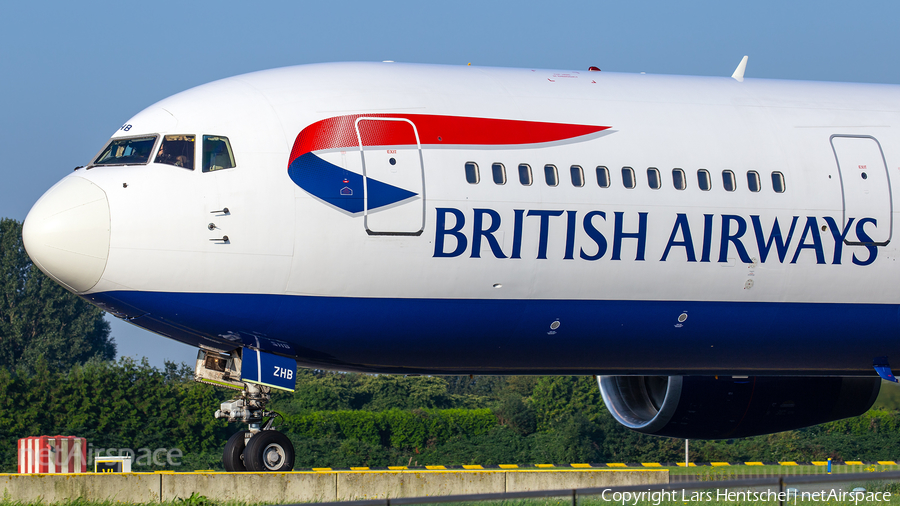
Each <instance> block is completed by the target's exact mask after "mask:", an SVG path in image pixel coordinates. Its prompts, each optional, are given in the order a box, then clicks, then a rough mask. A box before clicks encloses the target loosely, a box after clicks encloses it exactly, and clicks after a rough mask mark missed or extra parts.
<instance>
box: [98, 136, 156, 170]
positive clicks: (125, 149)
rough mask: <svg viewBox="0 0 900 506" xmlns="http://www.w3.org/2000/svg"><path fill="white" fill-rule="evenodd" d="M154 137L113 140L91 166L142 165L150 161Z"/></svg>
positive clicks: (154, 141) (154, 142)
mask: <svg viewBox="0 0 900 506" xmlns="http://www.w3.org/2000/svg"><path fill="white" fill-rule="evenodd" d="M156 137H157V136H155V135H148V136H144V137H131V138H129V139H113V140H111V141H109V144H107V145H106V148H105V149H104V150H103V152H101V153H100V156H98V157H97V159H96V160H94V163H92V164H91V165H143V164H145V163H147V162H149V161H150V155H151V154H152V152H153V145H154V144H156Z"/></svg>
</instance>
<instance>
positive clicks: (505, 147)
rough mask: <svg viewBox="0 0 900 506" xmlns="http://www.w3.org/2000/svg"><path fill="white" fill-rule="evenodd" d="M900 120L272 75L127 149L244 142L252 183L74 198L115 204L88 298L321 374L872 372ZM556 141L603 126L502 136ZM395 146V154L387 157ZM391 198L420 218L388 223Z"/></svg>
mask: <svg viewBox="0 0 900 506" xmlns="http://www.w3.org/2000/svg"><path fill="white" fill-rule="evenodd" d="M448 117H453V118H462V119H460V120H459V121H460V122H461V123H460V125H462V126H459V127H457V126H454V127H453V128H450V127H445V124H447V123H445V122H446V121H449V120H447V119H446V118H448ZM334 118H344V120H340V121H338V123H340V122H341V121H343V123H340V125H339V126H337V127H334V128H332V127H329V126H327V125H329V123H328V121H331V120H332V119H334ZM480 120H503V121H501V122H497V123H485V122H479V121H480ZM323 121H324V122H325V123H322V122H323ZM454 121H456V120H454ZM367 122H368V123H367ZM388 123H390V124H388ZM426 123H427V124H426ZM898 123H900V87H897V86H886V85H863V84H837V83H812V82H788V81H772V80H755V79H746V80H744V81H743V82H738V81H736V80H734V79H731V78H709V77H678V76H654V75H625V74H615V73H606V72H559V71H551V70H513V69H485V68H476V67H444V66H430V65H403V64H395V63H383V64H322V65H308V66H300V67H291V68H284V69H276V70H270V71H264V72H257V73H253V74H247V75H243V76H237V77H234V78H229V79H224V80H221V81H217V82H214V83H210V84H207V85H203V86H200V87H197V88H194V89H191V90H188V91H185V92H183V93H179V94H177V95H174V96H172V97H170V98H167V99H165V100H163V101H161V102H159V103H157V104H154V105H153V106H151V107H149V108H148V109H146V110H144V111H143V112H141V113H139V114H138V115H136V116H135V117H134V118H132V119H130V120H129V121H128V122H127V123H126V125H123V127H122V128H121V129H120V130H119V131H117V132H116V134H115V135H114V136H113V139H124V138H130V137H135V136H141V135H146V134H151V135H156V136H159V138H160V139H161V138H162V137H163V136H166V135H175V134H183V135H193V136H196V139H197V152H198V154H197V157H198V159H199V158H202V155H201V154H200V151H201V146H200V144H201V142H202V141H201V139H202V138H203V136H224V137H227V138H228V139H230V142H231V145H232V147H233V151H234V159H235V162H236V166H235V167H234V168H228V169H223V170H215V171H210V172H203V171H201V170H187V169H185V168H183V167H177V166H173V165H165V164H160V163H153V161H152V160H151V161H150V163H147V164H143V165H129V166H122V165H108V166H93V167H91V166H89V167H88V168H86V169H80V170H78V171H76V172H75V173H73V174H72V175H70V176H68V178H82V179H85V180H88V181H90V182H91V183H92V184H93V185H95V186H96V187H98V188H99V189H101V190H102V192H103V193H104V194H105V197H106V199H107V201H108V230H109V233H108V254H107V255H106V259H105V263H103V265H102V268H100V267H97V265H100V263H101V261H102V260H103V259H102V258H101V257H102V256H103V255H100V254H93V256H92V257H91V258H93V259H94V260H91V262H93V264H91V265H94V267H92V268H94V270H95V271H97V270H99V271H100V274H98V277H97V279H96V280H92V279H81V278H80V279H79V281H78V283H77V286H76V284H75V283H68V284H67V286H69V287H70V289H73V291H76V292H78V293H79V294H81V295H82V296H84V297H86V298H88V299H89V300H92V301H94V302H95V303H97V304H99V305H101V307H104V308H106V309H108V310H110V311H113V312H115V313H117V314H119V315H121V316H123V317H129V318H134V320H133V322H134V323H135V324H138V325H141V326H146V327H147V328H150V329H151V330H155V331H157V332H160V333H163V334H165V335H168V336H170V337H173V338H176V339H179V340H182V341H185V342H189V343H191V344H195V345H204V346H208V347H212V348H217V349H222V350H223V351H228V349H229V347H232V348H233V347H234V346H240V345H241V344H243V345H250V346H253V345H254V344H253V343H254V342H256V343H257V344H255V346H259V347H261V348H266V349H268V350H270V351H275V352H278V353H283V354H286V355H289V356H292V357H296V358H297V360H298V361H299V362H300V363H301V364H307V365H312V366H317V367H330V368H338V369H351V370H372V371H394V372H402V371H409V372H494V373H496V372H504V371H526V372H554V371H555V372H580V373H598V374H603V373H607V374H612V373H641V374H645V373H666V374H676V373H698V372H704V373H735V374H739V373H748V372H749V373H760V374H767V373H768V374H776V373H777V374H792V373H793V374H830V373H833V374H868V373H870V372H871V366H872V360H873V358H875V357H880V356H890V355H892V354H893V355H898V354H900V346H898V344H896V340H895V339H894V338H893V335H894V334H895V333H896V332H897V331H898V330H900V320H898V316H897V314H898V308H900V305H898V304H900V291H898V290H896V289H895V288H894V286H893V285H894V282H895V280H896V279H898V277H900V276H898V274H900V265H898V263H897V261H896V260H897V256H898V255H897V250H896V246H895V245H896V243H895V242H894V241H892V240H891V238H892V233H893V224H894V223H895V222H894V221H893V218H894V214H893V207H892V195H898V194H900V188H897V187H895V185H896V184H898V183H897V182H896V181H897V180H898V179H900V178H898V177H896V176H895V174H897V171H898V170H900V160H898V158H897V156H898V155H897V152H898V149H900V135H898V130H897V126H898ZM317 124H318V125H322V124H325V125H326V127H321V128H318V127H315V125H317ZM550 124H552V125H557V126H559V125H580V126H589V127H605V128H603V129H601V130H597V131H595V132H592V133H588V134H584V135H569V136H565V135H563V137H564V138H559V137H558V136H557V137H552V136H551V137H552V138H550V137H548V138H547V139H546V140H545V139H543V138H541V137H540V134H539V133H536V134H535V135H536V136H537V137H533V138H532V137H529V140H528V141H515V142H510V141H509V139H510V137H509V136H504V135H502V133H503V132H501V131H502V130H504V129H506V128H507V127H509V128H513V127H515V128H520V129H521V131H522V132H526V133H527V132H538V131H539V130H540V129H541V128H543V126H542V125H550ZM317 128H318V129H317ZM444 128H446V129H447V130H446V131H448V132H450V133H448V134H446V135H441V132H442V131H444V130H442V129H444ZM454 128H455V129H456V130H454ZM547 128H550V127H547ZM554 128H557V127H554ZM558 128H559V129H561V128H562V127H558ZM378 129H385V131H387V132H388V133H389V134H390V135H388V134H384V135H383V136H382V137H380V138H381V139H386V140H383V142H376V141H372V142H367V141H366V140H365V139H366V136H367V135H369V134H368V133H367V132H377V131H378ZM517 131H518V130H517ZM560 131H561V130H560ZM304 132H305V133H304ZM397 132H399V133H397ZM410 132H411V133H410ZM301 134H303V135H306V138H305V140H303V142H301V140H302V139H298V136H301ZM394 134H396V137H391V135H394ZM372 135H374V137H373V138H377V137H378V136H377V135H375V134H374V133H373V134H372ZM400 138H403V139H412V141H406V140H403V141H397V140H396V139H400ZM455 138H458V139H465V142H460V143H456V144H454V143H453V139H455ZM310 139H311V140H310ZM472 139H474V140H472ZM304 143H306V144H304ZM157 146H158V144H157ZM304 146H307V147H308V148H309V149H308V150H304ZM154 152H155V151H154ZM298 155H302V156H305V158H302V160H301V161H302V163H303V164H306V165H302V166H301V165H292V164H293V163H294V162H295V161H296V160H298V158H297V157H298ZM395 158H396V160H395ZM388 160H390V165H388ZM200 161H201V160H198V165H199V163H200ZM395 161H399V163H398V164H397V165H396V166H395V167H397V168H396V169H395V168H392V166H394V163H395ZM296 163H297V164H300V163H301V162H296ZM309 163H314V165H309ZM467 163H474V164H475V165H477V168H478V179H479V181H478V182H477V183H474V184H473V183H471V182H469V181H467V174H466V164H467ZM494 164H502V171H503V172H504V173H505V179H506V180H505V183H504V184H497V183H495V179H494V170H493V169H492V166H493V165H494ZM522 164H527V165H528V167H529V168H530V173H531V176H530V177H531V184H530V185H526V184H522V182H521V181H520V176H519V170H520V169H519V166H520V165H522ZM547 165H553V166H554V167H555V168H556V171H557V177H558V184H557V185H556V186H551V185H549V184H548V182H547V180H546V178H545V166H547ZM573 166H576V167H580V171H579V169H572V167H573ZM320 167H327V168H328V170H335V171H341V170H343V171H346V174H348V175H349V176H348V177H347V178H346V180H347V181H351V180H355V179H354V178H359V177H360V176H362V179H359V181H362V182H361V183H360V184H361V185H362V186H361V187H359V188H354V187H352V185H353V183H352V182H348V183H347V185H348V186H347V187H345V188H339V189H338V190H340V191H341V192H344V193H341V195H340V196H336V197H335V198H336V199H339V198H344V197H347V198H351V197H362V198H360V199H359V200H357V201H354V202H357V203H354V204H352V205H351V204H347V205H344V204H341V203H340V202H350V201H349V200H344V201H341V200H330V199H331V196H330V195H331V194H330V193H329V192H331V191H332V190H331V187H330V186H327V185H328V184H330V182H329V180H328V178H329V177H331V176H330V175H327V176H321V177H320V175H319V173H318V172H317V171H318V170H319V168H320ZM598 167H602V168H605V171H606V173H608V174H609V178H610V181H609V186H608V187H602V186H601V185H600V184H598ZM289 168H290V170H291V171H292V172H290V174H289ZM623 168H630V169H631V170H632V171H633V174H634V177H635V181H634V187H633V188H628V187H626V184H625V183H626V179H627V174H625V173H623ZM653 169H655V170H656V173H658V175H659V180H660V183H659V185H658V186H659V187H658V188H653V187H652V186H656V184H655V183H654V182H652V180H653V178H655V176H654V172H653ZM674 169H681V172H682V173H683V174H684V177H685V182H686V187H685V188H684V189H677V188H676V187H675V183H674V181H673V170H674ZM701 169H703V170H705V171H706V173H708V175H709V180H710V183H711V188H710V189H709V190H703V189H701V188H700V181H699V179H698V178H701V177H704V176H703V175H702V173H701V174H700V175H698V171H700V170H701ZM323 170H324V169H323ZM523 170H528V169H523ZM573 170H574V172H575V176H574V179H573V175H572V174H573ZM601 170H602V169H601ZM304 171H305V172H304ZM724 171H730V173H731V174H733V178H734V185H735V187H734V188H733V191H728V190H727V189H726V188H725V186H726V184H727V181H726V180H725V179H726V178H728V177H732V176H729V175H728V174H727V173H726V174H724V175H723V172H724ZM579 172H580V173H581V174H583V186H577V184H578V183H580V181H578V174H579ZM748 172H751V173H755V174H756V175H757V176H758V179H759V182H760V188H759V189H758V190H759V191H751V183H752V181H750V180H749V179H748V178H753V177H755V176H753V174H751V175H750V176H748ZM773 173H775V175H774V176H773ZM298 174H299V175H298ZM335 174H339V172H335ZM373 174H375V175H377V176H373ZM897 175H900V174H897ZM307 176H308V177H309V178H311V179H304V178H305V177H307ZM863 176H865V178H863ZM892 176H895V177H892ZM68 178H67V179H68ZM317 178H318V179H317ZM392 178H393V179H392ZM373 179H375V180H379V181H381V182H383V183H386V185H388V186H386V188H389V189H391V190H392V191H393V190H395V189H396V188H400V189H401V190H402V191H406V192H408V193H404V194H403V195H400V194H398V195H400V196H398V197H396V199H395V201H391V202H390V203H389V204H386V205H384V206H382V207H377V206H376V205H374V204H373V202H374V199H375V198H376V197H375V195H376V190H375V189H374V186H372V185H373V184H375V183H374V182H372V180H373ZM298 181H300V182H298ZM310 181H311V182H310ZM779 181H783V188H779V187H778V186H779V184H780V183H779ZM307 182H309V183H308V184H309V185H313V186H306V185H307ZM551 182H552V181H551ZM320 183H321V185H320ZM79 184H80V183H79ZM315 185H320V186H315ZM780 190H783V191H780ZM353 192H355V193H353ZM52 193H53V190H51V191H49V192H48V195H47V196H45V197H44V199H48V198H49V196H52ZM407 194H409V195H413V196H411V197H404V195H407ZM367 199H368V200H367ZM397 199H399V200H397ZM335 202H337V204H335ZM38 205H40V204H38ZM354 205H357V206H358V205H361V206H362V207H361V208H359V207H353V206H354ZM342 206H343V207H342ZM36 208H37V206H36ZM226 208H227V210H228V211H227V212H223V211H224V210H225V209H226ZM67 209H68V208H67ZM50 214H52V213H50ZM460 218H462V220H460ZM586 218H587V219H586ZM776 221H777V224H778V226H779V230H780V231H781V236H780V237H775V236H777V234H773V226H774V224H775V223H776ZM792 224H793V226H792ZM32 228H33V229H36V228H37V227H36V226H33V227H32ZM101 228H102V227H101ZM835 234H837V235H835ZM226 236H227V238H228V239H227V241H226V240H222V239H223V238H224V237H226ZM35 237H37V234H36V233H35ZM27 240H28V238H27V237H26V241H27ZM37 241H38V240H37V239H34V240H32V243H34V242H37ZM463 243H464V244H463ZM779 243H781V245H779ZM94 246H95V248H94V249H95V250H102V249H103V248H102V245H101V246H99V247H97V246H96V245H94ZM86 247H87V246H86ZM32 249H33V248H32V247H29V252H32ZM779 250H780V251H779ZM37 256H38V257H39V256H40V255H37ZM36 262H37V263H38V265H39V266H42V268H44V270H45V271H47V272H48V273H49V274H50V275H51V276H54V277H55V278H56V279H58V280H60V281H61V282H63V283H64V284H66V276H67V274H65V273H59V272H55V271H54V269H53V268H51V267H48V266H46V265H44V263H48V264H49V263H52V262H50V261H49V260H48V261H47V262H44V261H42V260H41V259H40V258H36ZM91 281H95V282H93V283H92V284H91ZM88 284H90V286H87V285H88ZM260 339H262V340H263V341H265V342H268V343H269V344H265V343H263V344H259V343H260ZM254 340H255V341H254ZM279 347H281V348H279Z"/></svg>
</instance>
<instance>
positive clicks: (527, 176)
mask: <svg viewBox="0 0 900 506" xmlns="http://www.w3.org/2000/svg"><path fill="white" fill-rule="evenodd" d="M519 182H520V183H522V186H531V183H533V182H534V181H533V180H532V179H531V165H528V164H527V163H520V164H519Z"/></svg>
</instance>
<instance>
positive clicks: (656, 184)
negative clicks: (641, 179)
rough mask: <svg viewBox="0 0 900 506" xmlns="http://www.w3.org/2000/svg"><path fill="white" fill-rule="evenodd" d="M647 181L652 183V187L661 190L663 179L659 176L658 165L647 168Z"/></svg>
mask: <svg viewBox="0 0 900 506" xmlns="http://www.w3.org/2000/svg"><path fill="white" fill-rule="evenodd" d="M647 183H649V184H650V188H653V189H654V190H659V188H660V186H662V181H661V180H660V178H659V169H657V168H656V167H650V168H649V169H647Z"/></svg>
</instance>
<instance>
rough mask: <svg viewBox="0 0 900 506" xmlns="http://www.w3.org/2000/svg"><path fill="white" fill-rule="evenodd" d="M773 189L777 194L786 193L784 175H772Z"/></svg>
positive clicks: (775, 173) (777, 173) (774, 173)
mask: <svg viewBox="0 0 900 506" xmlns="http://www.w3.org/2000/svg"><path fill="white" fill-rule="evenodd" d="M772 188H773V189H774V190H775V193H784V174H782V173H781V172H773V173H772Z"/></svg>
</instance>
